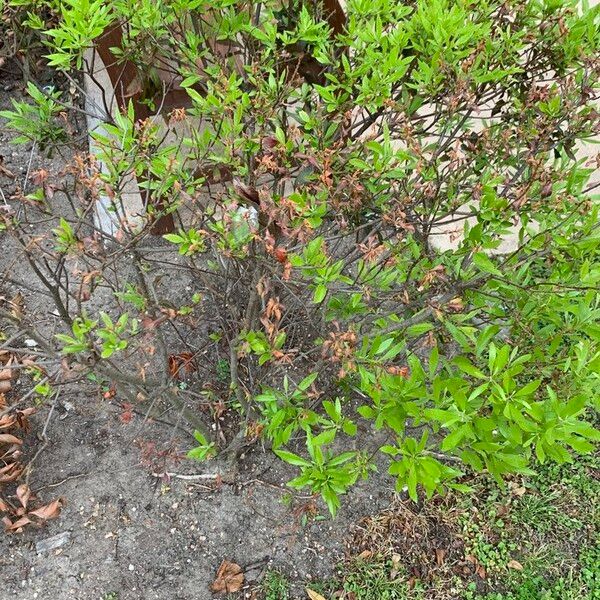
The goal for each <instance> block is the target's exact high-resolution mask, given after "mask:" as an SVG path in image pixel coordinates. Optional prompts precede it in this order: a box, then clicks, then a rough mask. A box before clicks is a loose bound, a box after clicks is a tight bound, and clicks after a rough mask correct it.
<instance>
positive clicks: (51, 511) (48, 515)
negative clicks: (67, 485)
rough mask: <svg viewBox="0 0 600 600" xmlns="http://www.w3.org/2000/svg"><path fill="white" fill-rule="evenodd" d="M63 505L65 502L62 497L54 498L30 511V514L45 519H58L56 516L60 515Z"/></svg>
mask: <svg viewBox="0 0 600 600" xmlns="http://www.w3.org/2000/svg"><path fill="white" fill-rule="evenodd" d="M62 506H63V502H62V500H61V499H60V498H58V499H57V500H53V501H52V502H50V503H49V504H46V505H45V506H42V507H40V508H37V509H36V510H32V511H30V512H29V514H30V515H33V516H34V517H37V518H38V519H43V520H44V521H47V520H48V519H56V517H58V515H60V511H61V508H62Z"/></svg>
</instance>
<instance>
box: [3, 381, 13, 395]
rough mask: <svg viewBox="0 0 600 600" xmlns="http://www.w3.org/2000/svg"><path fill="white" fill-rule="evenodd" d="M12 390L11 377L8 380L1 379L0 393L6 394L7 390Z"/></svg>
mask: <svg viewBox="0 0 600 600" xmlns="http://www.w3.org/2000/svg"><path fill="white" fill-rule="evenodd" d="M10 390H12V383H11V382H10V379H7V380H6V381H0V394H6V392H10Z"/></svg>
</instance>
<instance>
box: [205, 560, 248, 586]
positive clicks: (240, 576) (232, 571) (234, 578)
mask: <svg viewBox="0 0 600 600" xmlns="http://www.w3.org/2000/svg"><path fill="white" fill-rule="evenodd" d="M243 584H244V573H243V572H242V567H240V565H238V564H236V563H233V562H229V561H228V560H224V561H223V562H222V563H221V566H220V567H219V569H218V570H217V576H216V578H215V580H214V581H213V584H212V586H211V589H212V590H213V592H218V593H220V594H232V593H234V592H239V591H240V589H241V588H242V585H243Z"/></svg>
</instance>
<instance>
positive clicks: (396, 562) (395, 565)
mask: <svg viewBox="0 0 600 600" xmlns="http://www.w3.org/2000/svg"><path fill="white" fill-rule="evenodd" d="M401 560H402V557H401V556H400V555H399V554H392V570H391V571H390V579H391V580H394V579H396V577H398V573H400V561H401Z"/></svg>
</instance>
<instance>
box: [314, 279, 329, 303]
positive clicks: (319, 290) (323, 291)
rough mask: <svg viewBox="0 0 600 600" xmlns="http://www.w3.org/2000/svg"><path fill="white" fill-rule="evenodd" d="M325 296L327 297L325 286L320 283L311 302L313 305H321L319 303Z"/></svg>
mask: <svg viewBox="0 0 600 600" xmlns="http://www.w3.org/2000/svg"><path fill="white" fill-rule="evenodd" d="M325 296H327V286H325V285H324V284H323V283H320V284H319V285H318V286H317V287H316V288H315V293H314V296H313V302H314V303H315V304H321V302H323V300H324V299H325Z"/></svg>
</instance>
